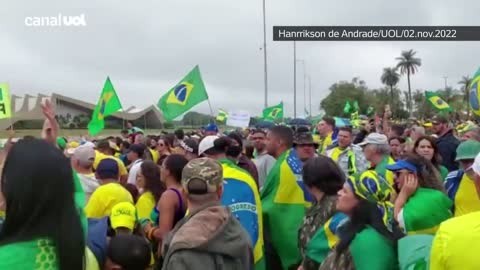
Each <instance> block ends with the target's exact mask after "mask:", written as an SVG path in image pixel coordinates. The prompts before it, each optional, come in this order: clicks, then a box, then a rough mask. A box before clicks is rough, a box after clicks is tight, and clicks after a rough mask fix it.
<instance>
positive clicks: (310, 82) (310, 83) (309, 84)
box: [308, 75, 312, 118]
mask: <svg viewBox="0 0 480 270" xmlns="http://www.w3.org/2000/svg"><path fill="white" fill-rule="evenodd" d="M308 89H309V90H308V91H309V96H310V111H309V112H308V114H309V116H310V118H312V78H311V77H310V75H308Z"/></svg>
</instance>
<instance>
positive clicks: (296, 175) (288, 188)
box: [260, 149, 312, 269]
mask: <svg viewBox="0 0 480 270" xmlns="http://www.w3.org/2000/svg"><path fill="white" fill-rule="evenodd" d="M302 167H303V163H302V161H300V159H299V158H298V155H297V153H296V151H295V150H294V149H292V150H288V151H286V152H285V153H283V154H282V155H281V156H280V157H279V158H278V159H277V161H276V162H275V165H274V166H273V168H272V169H271V170H270V173H269V174H268V176H267V178H266V180H265V184H264V186H263V189H262V191H261V193H260V198H261V199H262V208H263V224H264V230H265V231H267V232H268V235H269V237H268V239H269V241H270V242H269V244H270V245H272V246H273V248H274V249H275V251H276V252H277V254H278V256H279V258H280V260H281V263H282V269H290V267H291V266H292V265H295V264H297V263H299V262H300V261H301V259H302V258H301V255H300V251H299V249H298V237H297V231H298V228H300V225H301V224H302V221H303V217H304V215H305V210H306V208H307V207H310V206H311V201H312V198H311V196H310V194H309V193H308V191H306V189H305V185H304V183H303V181H302V175H301V173H302Z"/></svg>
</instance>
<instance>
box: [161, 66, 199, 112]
mask: <svg viewBox="0 0 480 270" xmlns="http://www.w3.org/2000/svg"><path fill="white" fill-rule="evenodd" d="M207 99H208V94H207V91H206V90H205V85H204V84H203V81H202V76H201V75H200V68H199V67H198V66H195V67H194V68H193V69H192V71H190V72H189V73H188V74H187V76H185V78H183V79H182V80H181V81H180V82H179V83H178V84H177V85H175V86H174V87H173V88H172V89H170V90H168V92H167V93H166V94H165V95H163V96H162V97H161V98H160V100H159V101H158V104H157V106H158V108H159V109H160V110H161V111H162V112H163V118H165V120H167V121H171V120H173V119H175V118H176V117H178V116H180V115H182V114H183V113H185V112H187V111H188V110H190V109H191V108H192V107H193V106H195V105H197V104H198V103H200V102H202V101H204V100H207Z"/></svg>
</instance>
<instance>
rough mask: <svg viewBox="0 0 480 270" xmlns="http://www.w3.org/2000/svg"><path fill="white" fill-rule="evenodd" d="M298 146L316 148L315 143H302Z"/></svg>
mask: <svg viewBox="0 0 480 270" xmlns="http://www.w3.org/2000/svg"><path fill="white" fill-rule="evenodd" d="M297 146H299V147H313V148H315V144H313V143H301V144H297Z"/></svg>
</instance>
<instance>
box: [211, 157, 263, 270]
mask: <svg viewBox="0 0 480 270" xmlns="http://www.w3.org/2000/svg"><path fill="white" fill-rule="evenodd" d="M220 163H221V164H222V168H223V178H224V189H223V195H222V204H223V205H225V206H228V207H230V210H231V212H232V215H233V216H235V217H236V218H237V219H238V220H239V221H240V223H241V224H242V226H243V228H244V229H245V230H246V231H247V233H248V234H249V236H250V239H251V240H252V245H253V257H254V263H255V270H264V269H265V260H264V254H263V248H264V247H263V222H262V204H261V201H260V195H259V193H258V188H257V185H256V183H255V180H253V178H252V176H251V175H250V174H249V173H248V172H247V171H245V170H243V169H241V168H240V167H238V166H237V165H235V164H234V163H233V162H231V161H230V160H228V159H222V160H220Z"/></svg>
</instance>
